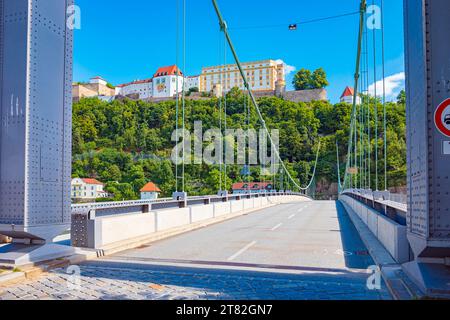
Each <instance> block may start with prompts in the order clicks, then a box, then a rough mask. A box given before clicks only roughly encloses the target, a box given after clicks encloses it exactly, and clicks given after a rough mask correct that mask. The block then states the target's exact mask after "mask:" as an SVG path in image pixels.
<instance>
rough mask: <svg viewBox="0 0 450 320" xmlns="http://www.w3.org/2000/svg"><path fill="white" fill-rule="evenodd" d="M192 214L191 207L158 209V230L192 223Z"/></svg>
mask: <svg viewBox="0 0 450 320" xmlns="http://www.w3.org/2000/svg"><path fill="white" fill-rule="evenodd" d="M190 216H191V209H190V208H181V209H172V210H159V211H156V230H157V231H163V230H167V229H171V228H176V227H179V226H182V225H187V224H190V223H191V217H190Z"/></svg>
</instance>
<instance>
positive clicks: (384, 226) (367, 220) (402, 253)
mask: <svg viewBox="0 0 450 320" xmlns="http://www.w3.org/2000/svg"><path fill="white" fill-rule="evenodd" d="M339 200H340V201H342V202H343V203H345V204H346V207H347V208H349V209H351V210H353V212H355V213H356V214H357V215H358V217H359V218H360V219H361V221H363V222H364V224H365V225H366V226H367V227H368V228H369V229H370V231H371V232H372V234H373V235H374V236H375V237H376V238H377V239H378V240H379V241H380V242H381V244H382V245H383V246H384V247H385V249H386V250H387V251H388V252H389V253H390V255H391V256H392V258H394V260H395V261H397V262H398V263H404V262H408V261H409V243H408V240H407V237H406V227H405V226H402V225H400V224H398V223H397V222H395V221H393V220H391V219H389V218H388V217H385V216H383V215H381V214H380V213H378V212H377V211H376V210H374V209H372V208H370V207H368V206H366V205H365V204H364V203H362V202H360V201H357V200H355V199H353V198H351V197H349V196H346V195H341V196H340V197H339Z"/></svg>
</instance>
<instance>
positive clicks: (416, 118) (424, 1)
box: [404, 0, 450, 287]
mask: <svg viewBox="0 0 450 320" xmlns="http://www.w3.org/2000/svg"><path fill="white" fill-rule="evenodd" d="M404 8H405V10H404V11H405V52H406V79H407V81H406V88H407V146H408V151H407V165H408V175H407V176H408V180H407V184H408V215H407V230H408V240H409V242H410V245H411V249H412V251H413V253H414V258H415V262H413V263H411V264H410V265H409V266H408V269H409V271H410V274H411V275H413V276H414V277H415V278H416V280H418V281H419V282H421V283H422V284H424V285H426V287H429V285H428V284H427V282H429V281H430V279H427V277H425V276H424V274H436V273H437V270H434V269H436V268H438V265H441V266H444V265H445V264H448V263H449V259H450V121H448V122H447V123H446V118H447V119H449V118H450V106H446V105H447V103H448V104H449V105H450V100H449V98H450V41H449V34H450V19H449V18H450V17H449V14H450V1H448V0H405V1H404ZM424 268H425V269H426V268H432V269H433V270H424Z"/></svg>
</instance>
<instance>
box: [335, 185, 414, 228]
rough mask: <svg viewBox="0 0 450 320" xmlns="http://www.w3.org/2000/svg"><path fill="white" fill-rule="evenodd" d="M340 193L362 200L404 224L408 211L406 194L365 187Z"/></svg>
mask: <svg viewBox="0 0 450 320" xmlns="http://www.w3.org/2000/svg"><path fill="white" fill-rule="evenodd" d="M342 194H344V195H347V196H350V197H352V198H353V199H356V200H358V201H361V202H363V203H364V204H365V205H367V206H369V207H371V208H372V209H375V210H376V211H377V212H379V213H380V214H382V215H384V216H386V217H388V218H389V219H391V220H393V221H395V222H397V223H399V224H401V225H403V226H405V225H406V212H407V211H408V207H407V201H406V200H407V197H406V195H402V194H395V193H390V192H389V191H372V190H366V189H346V190H344V191H343V192H342Z"/></svg>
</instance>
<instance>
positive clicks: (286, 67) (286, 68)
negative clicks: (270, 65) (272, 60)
mask: <svg viewBox="0 0 450 320" xmlns="http://www.w3.org/2000/svg"><path fill="white" fill-rule="evenodd" d="M276 63H278V64H284V71H285V73H286V75H289V74H291V73H292V72H294V71H295V70H297V68H296V67H294V66H291V65H288V64H287V63H286V62H284V61H283V60H281V59H278V60H276Z"/></svg>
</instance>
